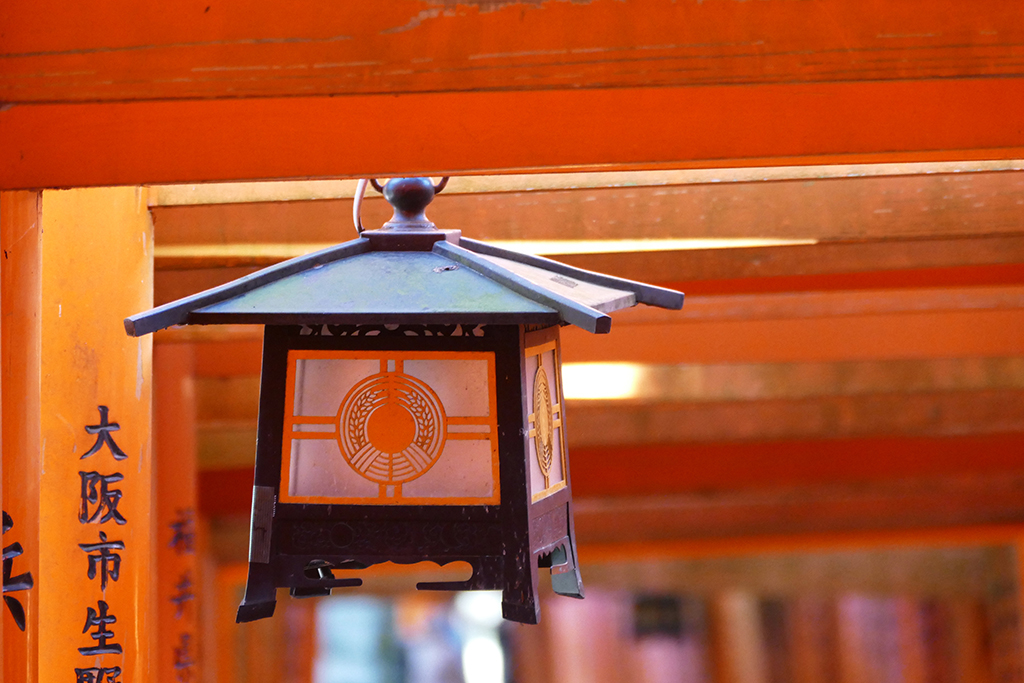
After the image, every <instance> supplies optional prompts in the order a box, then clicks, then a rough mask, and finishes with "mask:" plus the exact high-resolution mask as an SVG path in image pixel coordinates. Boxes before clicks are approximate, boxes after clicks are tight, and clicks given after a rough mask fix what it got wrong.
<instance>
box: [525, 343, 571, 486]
mask: <svg viewBox="0 0 1024 683" xmlns="http://www.w3.org/2000/svg"><path fill="white" fill-rule="evenodd" d="M530 336H531V337H533V336H534V335H530ZM547 336H550V335H547ZM560 361H561V359H560V358H559V348H558V336H557V328H554V338H553V339H549V340H546V341H544V342H542V343H539V344H536V345H533V346H527V347H526V350H525V354H524V358H523V365H524V372H525V375H526V391H525V392H524V398H525V399H526V412H527V422H528V430H529V431H528V437H529V438H528V440H527V460H528V462H529V467H530V498H531V501H532V502H534V503H536V502H537V501H539V500H542V499H544V498H547V497H548V496H550V495H552V494H554V493H556V492H558V491H560V490H562V489H564V488H565V487H566V484H567V482H566V476H565V472H566V465H565V452H566V449H565V430H564V428H563V417H562V416H563V409H562V407H563V405H564V404H565V402H564V401H563V399H562V373H561V363H560Z"/></svg>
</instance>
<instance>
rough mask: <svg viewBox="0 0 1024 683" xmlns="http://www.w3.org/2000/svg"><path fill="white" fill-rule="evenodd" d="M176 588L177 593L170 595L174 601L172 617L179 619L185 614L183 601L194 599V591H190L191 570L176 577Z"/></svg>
mask: <svg viewBox="0 0 1024 683" xmlns="http://www.w3.org/2000/svg"><path fill="white" fill-rule="evenodd" d="M175 588H176V589H177V590H178V592H177V593H175V594H174V595H172V596H171V602H173V603H174V606H175V610H174V618H175V619H181V617H182V615H183V614H185V603H186V602H188V601H189V600H194V599H195V597H196V596H195V593H193V592H192V590H191V589H192V572H188V571H186V572H185V573H183V574H182V575H181V578H180V579H178V585H177V586H175Z"/></svg>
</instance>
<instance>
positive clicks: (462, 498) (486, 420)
mask: <svg viewBox="0 0 1024 683" xmlns="http://www.w3.org/2000/svg"><path fill="white" fill-rule="evenodd" d="M494 377H495V371H494V354H493V353H489V352H460V353H455V352H429V351H415V352H412V351H314V350H295V349H293V350H290V351H289V352H288V374H287V384H286V397H287V398H286V406H285V418H284V432H283V443H282V468H281V497H280V499H281V501H282V502H286V503H344V504H363V505H366V504H370V505H402V504H406V505H423V504H435V505H493V504H497V503H499V502H500V491H499V483H498V441H497V434H498V430H497V421H496V394H495V380H494Z"/></svg>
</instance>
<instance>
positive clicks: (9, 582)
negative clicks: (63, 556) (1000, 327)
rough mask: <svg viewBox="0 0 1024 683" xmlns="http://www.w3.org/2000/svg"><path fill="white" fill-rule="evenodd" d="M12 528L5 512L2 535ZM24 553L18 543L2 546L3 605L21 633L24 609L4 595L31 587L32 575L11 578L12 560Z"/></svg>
mask: <svg viewBox="0 0 1024 683" xmlns="http://www.w3.org/2000/svg"><path fill="white" fill-rule="evenodd" d="M12 528H14V520H13V519H11V516H10V515H9V514H7V512H6V511H4V513H3V533H4V534H6V533H7V532H8V531H10V530H11V529H12ZM24 552H25V551H24V550H23V549H22V547H21V544H20V543H12V544H10V545H6V546H4V550H3V592H4V593H5V595H4V603H6V604H7V609H9V610H10V611H11V616H12V617H14V623H15V624H17V626H18V628H20V629H21V630H22V631H24V630H25V608H24V607H23V606H22V604H21V601H20V600H18V599H17V598H15V597H12V596H10V595H6V593H15V592H17V591H27V590H28V589H29V588H31V587H32V574H31V573H30V572H25V573H24V574H18V575H17V576H11V574H12V573H13V572H14V558H16V557H17V556H18V555H21V554H22V553H24Z"/></svg>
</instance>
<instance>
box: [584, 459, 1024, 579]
mask: <svg viewBox="0 0 1024 683" xmlns="http://www.w3.org/2000/svg"><path fill="white" fill-rule="evenodd" d="M574 464H575V462H574ZM576 469H577V470H578V469H579V467H578V466H577V467H576ZM573 479H574V481H573V489H574V490H575V489H578V488H579V487H578V486H577V485H576V482H575V479H576V477H575V472H574V476H573ZM1022 491H1024V479H1022V478H1021V476H1020V475H1019V474H1015V475H999V474H996V475H988V476H975V477H940V478H933V479H925V480H921V479H917V480H908V481H889V482H876V483H873V484H870V485H866V484H863V483H857V484H849V483H842V484H838V485H836V484H831V485H829V484H817V485H815V486H813V487H776V488H769V487H766V490H762V491H751V490H748V491H737V492H723V493H722V494H707V493H704V494H701V493H696V492H695V493H693V494H690V495H681V496H665V497H663V498H660V499H659V498H646V499H640V498H634V499H631V500H630V499H627V500H624V501H623V500H607V499H606V500H600V499H592V500H589V501H584V500H581V501H580V502H579V503H577V505H576V515H575V516H576V530H577V531H576V533H577V537H578V538H579V540H580V544H581V546H582V547H584V548H586V547H587V546H588V545H590V544H594V545H595V546H600V545H605V544H607V545H609V546H613V545H618V546H619V548H620V549H619V552H620V553H622V552H628V551H629V549H630V548H631V547H632V549H633V550H634V552H636V551H641V552H642V549H644V548H645V547H646V549H647V551H648V552H650V550H651V549H652V544H653V545H654V547H657V544H659V543H661V544H663V546H662V547H663V552H672V550H673V548H674V552H675V553H676V554H683V555H685V554H707V553H709V552H712V553H714V552H717V553H729V552H730V551H732V552H736V551H737V550H738V549H740V548H742V547H744V546H745V547H746V551H747V552H758V551H761V552H764V551H765V550H766V549H767V548H766V547H765V546H766V545H768V544H766V543H765V542H764V541H762V542H761V543H757V542H756V541H754V542H743V541H742V540H741V539H743V538H746V539H750V540H753V539H756V538H757V537H762V538H765V537H767V538H768V539H774V540H775V541H776V542H775V543H774V544H772V545H774V546H775V551H778V550H780V549H781V548H782V547H784V545H785V544H783V543H780V542H779V541H781V540H782V539H783V538H784V537H788V541H789V547H790V548H792V547H793V546H794V545H795V544H798V543H799V542H800V535H806V536H808V537H810V539H809V541H808V545H811V546H813V545H814V544H815V541H816V542H817V544H819V545H818V547H819V549H820V547H821V545H820V544H821V543H822V541H823V540H824V539H823V538H822V535H825V534H828V535H830V536H831V539H830V542H831V544H836V543H843V542H844V541H843V539H842V536H841V535H839V536H837V534H843V533H844V532H845V533H851V532H853V533H864V532H881V531H887V532H893V531H901V530H902V531H914V532H917V533H920V532H921V531H926V530H931V529H935V528H942V527H947V528H948V527H952V526H957V525H964V526H966V525H972V524H973V525H1015V526H1016V531H1017V533H1019V529H1020V522H1021V519H1024V506H1022V505H1021V492H1022ZM581 498H582V496H581ZM1012 533H1013V531H1010V530H1004V531H1002V532H1001V533H999V532H998V531H996V532H992V533H991V536H995V537H997V538H998V537H999V536H1002V537H1003V538H1006V537H1007V536H1008V535H1010V534H1012ZM986 536H989V534H984V533H982V534H978V533H976V532H974V533H970V532H968V533H965V534H964V535H963V536H962V537H960V539H959V542H958V543H965V542H974V543H977V542H979V541H982V539H984V538H985V537H986ZM815 537H816V538H815ZM866 540H868V539H864V538H859V539H858V538H856V537H854V538H852V539H849V541H847V542H849V543H850V545H855V544H856V545H861V546H862V545H863V544H864V542H865V541H866ZM873 540H874V542H875V543H878V542H884V539H881V538H879V537H875V538H874V539H873ZM916 540H917V542H925V543H926V542H927V535H924V536H917V537H916ZM903 541H904V542H911V537H906V538H904V539H903ZM951 541H952V542H953V543H957V541H956V540H955V539H953V538H951V537H950V535H946V537H945V540H944V542H945V543H946V544H949V543H950V542H951ZM890 542H892V541H890ZM758 546H759V547H758ZM604 550H605V551H606V552H607V551H608V550H611V548H608V547H606V548H604ZM594 551H595V554H596V555H598V556H600V554H602V553H601V549H600V548H594ZM581 555H583V558H584V559H586V555H585V554H584V553H582V552H581Z"/></svg>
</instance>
